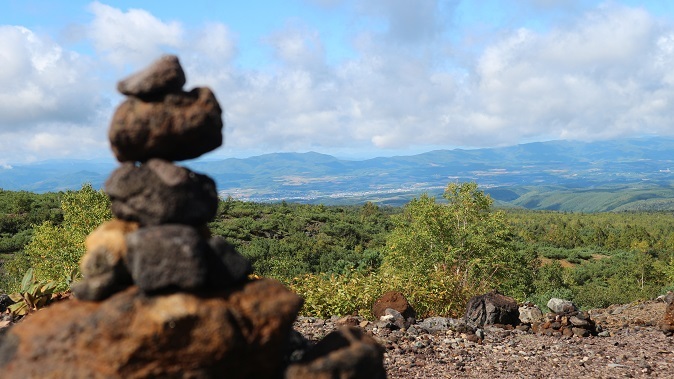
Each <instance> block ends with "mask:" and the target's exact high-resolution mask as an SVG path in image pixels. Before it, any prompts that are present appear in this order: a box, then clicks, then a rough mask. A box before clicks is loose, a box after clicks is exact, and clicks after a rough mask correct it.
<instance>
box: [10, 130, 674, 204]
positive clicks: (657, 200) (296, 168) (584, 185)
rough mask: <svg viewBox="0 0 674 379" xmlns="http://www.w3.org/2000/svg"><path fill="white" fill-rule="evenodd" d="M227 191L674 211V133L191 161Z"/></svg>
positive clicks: (51, 185)
mask: <svg viewBox="0 0 674 379" xmlns="http://www.w3.org/2000/svg"><path fill="white" fill-rule="evenodd" d="M186 165H187V166H188V167H190V168H191V169H193V170H195V171H198V172H202V173H205V174H208V175H210V176H211V177H213V178H214V179H215V181H216V182H217V185H218V190H219V192H220V194H221V196H222V197H227V196H231V197H233V198H237V199H246V200H250V201H262V202H268V201H281V200H286V201H288V202H306V203H324V204H354V203H355V204H357V203H362V202H365V201H373V202H378V203H382V204H391V205H400V204H403V203H405V202H407V201H409V200H410V199H411V198H412V197H414V196H418V195H419V194H421V193H424V192H425V193H429V194H431V195H440V194H441V193H442V191H443V189H444V188H445V186H446V185H447V184H448V183H449V182H465V181H474V182H477V183H478V184H479V185H480V187H481V188H482V189H483V190H485V191H486V192H487V193H489V194H490V195H491V196H492V198H494V199H495V200H497V201H498V203H499V204H500V205H502V206H517V207H525V208H530V209H550V210H563V211H584V212H594V211H607V210H637V209H640V210H653V209H659V210H663V209H674V172H673V171H674V138H662V137H657V138H639V139H625V140H613V141H601V142H587V143H586V142H576V141H550V142H536V143H528V144H521V145H517V146H510V147H501V148H488V149H475V150H462V149H455V150H436V151H431V152H427V153H423V154H418V155H411V156H396V157H386V158H373V159H367V160H360V161H352V160H343V159H338V158H335V157H333V156H330V155H324V154H319V153H314V152H310V153H275V154H266V155H261V156H256V157H250V158H245V159H236V158H230V159H224V160H219V161H192V162H188V163H187V164H186ZM115 167H116V164H115V163H112V162H105V161H84V160H55V161H46V162H39V163H34V164H29V165H24V166H15V167H13V168H11V169H2V168H0V188H2V189H7V190H27V191H32V192H51V191H62V190H68V189H79V188H80V187H81V185H82V184H83V183H85V182H89V183H91V184H92V185H93V186H94V187H96V188H100V187H102V185H103V183H104V181H105V180H106V178H107V176H108V175H109V174H110V172H111V171H112V170H113V169H114V168H115Z"/></svg>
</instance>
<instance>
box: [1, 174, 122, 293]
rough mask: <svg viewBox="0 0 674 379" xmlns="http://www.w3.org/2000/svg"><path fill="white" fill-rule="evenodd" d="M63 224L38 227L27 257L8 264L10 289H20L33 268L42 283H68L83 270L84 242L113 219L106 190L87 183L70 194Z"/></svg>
mask: <svg viewBox="0 0 674 379" xmlns="http://www.w3.org/2000/svg"><path fill="white" fill-rule="evenodd" d="M61 209H62V211H63V222H62V223H61V224H60V225H54V224H53V223H51V222H49V221H47V222H44V223H42V224H41V225H39V226H37V227H36V228H35V231H34V234H33V238H32V240H31V241H30V242H29V243H28V245H26V247H25V251H24V253H23V254H17V256H16V257H14V258H12V260H10V261H9V262H8V263H7V264H6V267H5V268H6V271H7V274H8V276H10V277H11V278H13V280H12V279H10V280H9V281H8V282H9V283H7V285H8V286H9V287H10V288H8V289H9V290H13V289H14V288H13V287H14V286H17V285H18V283H19V282H20V280H21V277H22V276H23V274H24V272H25V271H26V270H27V269H28V268H29V267H33V268H34V270H35V278H36V280H38V281H51V280H53V281H56V282H60V283H65V282H66V281H67V280H68V278H69V277H70V275H71V273H72V272H73V270H78V269H79V261H80V258H81V257H82V255H83V254H84V250H85V248H84V240H85V238H86V237H87V235H88V234H89V233H91V232H92V231H93V230H94V229H95V228H96V227H98V226H99V225H100V224H102V223H103V222H104V221H106V220H109V219H110V218H111V217H112V216H111V213H110V200H109V198H108V196H107V195H106V194H105V193H104V192H103V191H96V190H94V189H93V187H92V186H91V185H90V184H85V185H83V186H82V188H81V189H80V190H79V191H68V192H66V193H65V194H64V195H63V198H62V199H61Z"/></svg>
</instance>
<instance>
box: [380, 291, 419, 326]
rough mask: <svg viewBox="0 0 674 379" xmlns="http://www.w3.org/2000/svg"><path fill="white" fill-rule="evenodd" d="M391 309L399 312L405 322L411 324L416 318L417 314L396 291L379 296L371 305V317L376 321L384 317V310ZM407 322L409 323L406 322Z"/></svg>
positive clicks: (403, 296)
mask: <svg viewBox="0 0 674 379" xmlns="http://www.w3.org/2000/svg"><path fill="white" fill-rule="evenodd" d="M387 308H391V309H395V310H396V311H398V312H400V314H401V315H402V316H403V317H404V318H405V320H406V322H409V323H412V322H414V319H415V318H416V317H417V313H416V311H415V310H414V308H412V306H411V305H410V303H409V302H408V301H407V299H406V298H405V295H403V294H402V293H400V292H398V291H389V292H386V293H385V294H383V295H381V297H379V299H377V300H376V301H375V302H374V304H373V305H372V315H374V317H375V319H376V320H379V319H380V318H381V317H382V316H384V315H386V309H387ZM407 320H409V321H407Z"/></svg>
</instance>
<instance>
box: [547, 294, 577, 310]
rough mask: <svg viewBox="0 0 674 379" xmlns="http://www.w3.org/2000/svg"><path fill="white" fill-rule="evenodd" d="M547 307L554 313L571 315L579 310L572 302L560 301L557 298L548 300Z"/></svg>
mask: <svg viewBox="0 0 674 379" xmlns="http://www.w3.org/2000/svg"><path fill="white" fill-rule="evenodd" d="M547 305H548V308H550V310H551V311H552V312H553V313H570V312H574V311H577V310H578V308H577V307H576V305H575V304H573V303H572V302H571V301H569V300H564V299H559V298H556V297H553V298H552V299H550V300H548V304H547Z"/></svg>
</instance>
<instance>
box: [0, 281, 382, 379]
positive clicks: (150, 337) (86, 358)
mask: <svg viewBox="0 0 674 379" xmlns="http://www.w3.org/2000/svg"><path fill="white" fill-rule="evenodd" d="M301 305H302V300H301V299H300V298H299V297H298V296H297V295H295V294H294V293H292V292H290V291H289V290H287V289H286V288H285V287H284V286H283V285H282V284H281V283H279V282H278V281H275V280H272V279H262V280H255V281H251V282H247V283H245V284H244V285H242V286H239V287H236V288H232V289H230V290H226V291H221V292H215V293H210V294H203V293H202V294H199V295H194V294H189V293H174V294H169V295H161V296H144V295H142V293H141V292H140V291H138V289H137V288H136V287H130V288H128V289H127V290H125V291H123V292H119V293H117V294H115V295H113V296H111V297H110V298H108V299H107V300H106V301H103V302H90V301H79V300H70V301H67V302H61V303H57V304H55V305H52V306H51V307H49V308H46V309H44V310H41V311H40V312H36V313H35V314H34V315H31V317H29V318H27V319H26V320H24V321H23V322H21V323H20V324H17V325H16V326H14V327H13V328H12V329H10V330H9V331H8V332H6V334H5V336H4V337H3V339H2V341H1V342H0V372H2V377H3V378H55V377H59V378H111V379H115V378H120V379H121V378H124V379H133V378H225V377H226V378H274V377H281V376H282V370H283V356H284V353H285V350H286V342H287V339H288V336H289V334H290V333H291V329H292V323H293V320H294V319H295V317H296V316H297V313H298V312H299V309H300V307H301ZM379 359H380V360H381V356H380V357H379ZM372 377H374V376H372Z"/></svg>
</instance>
